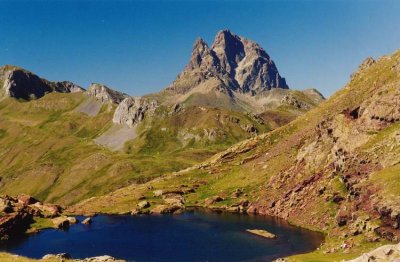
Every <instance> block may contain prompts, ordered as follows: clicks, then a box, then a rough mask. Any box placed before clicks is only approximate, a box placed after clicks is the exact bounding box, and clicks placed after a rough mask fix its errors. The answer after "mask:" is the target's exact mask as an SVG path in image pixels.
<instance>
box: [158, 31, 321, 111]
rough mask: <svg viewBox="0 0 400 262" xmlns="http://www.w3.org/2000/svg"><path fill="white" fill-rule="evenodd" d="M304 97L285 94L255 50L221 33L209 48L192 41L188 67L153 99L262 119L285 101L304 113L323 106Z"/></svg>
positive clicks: (290, 92)
mask: <svg viewBox="0 0 400 262" xmlns="http://www.w3.org/2000/svg"><path fill="white" fill-rule="evenodd" d="M310 93H312V91H311V90H309V92H296V91H293V90H290V89H289V87H288V85H287V84H286V80H285V78H283V77H281V75H280V74H279V72H278V69H277V67H276V65H275V63H274V61H273V60H272V59H271V58H270V56H269V55H268V54H267V52H266V51H265V50H264V49H263V48H261V47H260V45H258V44H257V43H255V42H253V41H251V40H248V39H246V38H244V37H241V36H238V35H235V34H234V33H232V32H230V31H229V30H222V31H219V32H218V33H217V35H216V36H215V40H214V42H213V44H212V45H211V48H210V47H209V46H208V45H207V43H206V42H205V41H204V40H203V39H201V38H198V39H197V40H196V42H195V43H194V45H193V51H192V55H191V58H190V61H189V63H188V64H187V65H186V67H185V68H184V70H183V71H182V72H181V73H180V74H179V75H178V77H177V78H176V79H175V81H174V82H173V83H171V84H170V86H168V87H167V88H166V89H165V90H164V91H163V92H161V93H160V94H159V96H158V97H162V99H161V100H162V101H164V102H165V103H174V102H179V103H182V104H187V105H199V106H213V107H224V108H228V109H231V110H236V111H252V112H257V113H262V112H264V111H266V110H270V109H276V108H278V107H279V106H280V105H282V104H284V103H282V101H283V102H284V97H285V96H291V99H293V100H294V99H296V100H298V101H299V104H302V105H303V104H304V105H306V106H310V107H312V106H315V104H314V103H319V102H321V101H323V100H324V98H323V96H322V95H321V94H320V93H318V92H313V93H312V94H310ZM310 95H311V96H313V97H314V99H316V100H314V102H313V101H310Z"/></svg>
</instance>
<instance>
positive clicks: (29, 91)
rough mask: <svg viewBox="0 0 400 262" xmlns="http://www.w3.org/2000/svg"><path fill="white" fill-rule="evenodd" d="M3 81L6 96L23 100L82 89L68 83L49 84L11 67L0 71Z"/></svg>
mask: <svg viewBox="0 0 400 262" xmlns="http://www.w3.org/2000/svg"><path fill="white" fill-rule="evenodd" d="M0 74H1V75H2V76H1V77H0V78H1V79H2V80H3V92H4V94H5V95H6V96H9V97H14V98H20V99H25V100H30V99H37V98H40V97H42V96H44V95H45V94H47V93H51V92H59V93H74V92H81V91H84V89H83V88H82V87H80V86H78V85H75V84H74V83H72V82H69V81H63V82H51V81H48V80H46V79H43V78H40V77H39V76H37V75H35V74H33V73H31V72H29V71H27V70H24V69H22V68H17V67H13V66H5V67H2V68H1V70H0Z"/></svg>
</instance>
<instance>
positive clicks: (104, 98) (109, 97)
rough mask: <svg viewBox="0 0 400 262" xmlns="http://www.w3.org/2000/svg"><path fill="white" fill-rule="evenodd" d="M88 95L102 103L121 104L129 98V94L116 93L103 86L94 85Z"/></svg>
mask: <svg viewBox="0 0 400 262" xmlns="http://www.w3.org/2000/svg"><path fill="white" fill-rule="evenodd" d="M86 94H87V95H88V96H90V97H93V98H95V99H96V100H98V101H100V102H102V103H114V104H119V103H121V102H122V100H124V99H125V98H127V97H129V96H128V95H127V94H125V93H122V92H119V91H116V90H114V89H111V88H109V87H108V86H106V85H103V84H97V83H92V84H91V85H90V87H89V88H88V90H87V91H86Z"/></svg>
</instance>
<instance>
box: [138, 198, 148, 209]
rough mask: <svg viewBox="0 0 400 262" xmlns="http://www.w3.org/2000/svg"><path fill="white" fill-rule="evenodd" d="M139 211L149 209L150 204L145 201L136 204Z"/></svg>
mask: <svg viewBox="0 0 400 262" xmlns="http://www.w3.org/2000/svg"><path fill="white" fill-rule="evenodd" d="M137 206H138V208H139V209H144V208H148V207H150V203H149V202H148V201H146V200H143V201H141V202H139V203H138V204H137Z"/></svg>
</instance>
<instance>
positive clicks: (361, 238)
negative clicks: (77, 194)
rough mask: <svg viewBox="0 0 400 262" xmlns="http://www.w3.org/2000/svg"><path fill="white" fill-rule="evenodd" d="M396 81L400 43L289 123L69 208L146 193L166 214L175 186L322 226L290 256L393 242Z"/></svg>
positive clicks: (206, 199) (206, 201)
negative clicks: (316, 242) (305, 247)
mask: <svg viewBox="0 0 400 262" xmlns="http://www.w3.org/2000/svg"><path fill="white" fill-rule="evenodd" d="M399 86H400V51H397V52H395V53H394V54H392V55H390V56H384V57H381V58H379V59H378V60H374V59H372V58H368V59H366V60H365V61H364V62H363V63H362V64H361V65H360V67H359V69H358V70H357V72H356V73H354V74H353V75H352V77H351V79H350V81H349V83H348V84H347V85H346V86H345V87H344V88H343V89H341V90H339V91H338V92H337V93H335V94H334V95H333V96H332V97H330V98H329V99H328V100H327V101H325V102H323V103H321V104H320V105H319V106H317V107H315V108H314V109H311V110H310V111H308V112H307V113H305V114H304V115H302V116H300V117H298V118H296V119H295V120H294V121H292V122H290V123H288V124H286V125H284V126H282V127H280V128H277V129H275V130H273V131H271V132H268V133H264V134H260V135H258V136H256V137H254V138H250V139H248V140H245V141H242V142H239V143H237V144H235V145H233V146H232V147H230V148H228V149H227V150H225V151H222V152H220V153H218V154H216V155H214V156H213V157H211V158H209V159H208V160H207V161H204V162H203V163H201V164H198V165H195V166H193V167H191V168H188V169H185V170H182V171H180V172H175V173H172V174H170V175H166V176H164V177H163V179H160V180H153V181H149V182H147V183H144V184H142V185H130V186H128V187H125V188H121V189H119V190H117V191H114V192H113V193H111V194H108V195H105V196H102V197H96V198H93V199H90V200H88V201H85V202H82V203H79V204H77V205H75V206H74V207H71V208H70V210H71V211H72V212H78V213H79V212H109V213H123V212H127V211H131V210H132V207H133V206H135V203H137V202H138V201H139V200H138V199H143V198H145V199H146V200H147V201H148V202H149V203H150V204H151V207H150V212H151V210H152V209H154V210H155V211H154V212H159V210H160V206H161V207H163V208H164V209H163V210H164V211H165V212H167V211H168V210H170V209H171V208H172V207H175V206H174V205H172V207H171V204H169V202H170V201H169V200H168V198H167V195H168V192H181V193H180V194H181V195H182V196H183V197H184V201H185V203H186V205H188V206H205V207H209V208H212V209H222V210H226V211H231V212H247V213H252V214H253V213H255V214H264V215H272V216H276V217H280V218H283V219H285V220H288V221H289V222H291V223H293V224H295V225H299V226H302V227H306V228H310V229H314V230H318V231H321V232H324V233H325V234H326V236H327V237H326V242H325V243H324V244H323V245H322V246H321V247H320V248H319V249H318V250H316V251H315V252H313V253H310V254H304V255H298V256H295V257H291V258H289V261H339V260H342V259H350V258H354V257H356V256H359V255H361V254H362V253H364V252H367V251H368V250H371V249H373V248H375V247H377V246H379V245H382V244H385V243H387V242H389V241H395V242H398V241H399V240H400V230H399V221H400V210H399V206H400V197H399V196H400V187H399V183H398V181H399V175H400V161H399V159H400V88H399ZM163 192H164V194H165V196H164V195H163ZM160 195H161V196H162V197H160ZM167 200H168V201H167ZM104 203H113V205H112V206H109V205H104ZM168 206H169V209H166V208H167V207H168ZM139 211H140V210H139ZM136 212H138V211H137V210H135V213H136ZM364 257H365V256H364ZM363 261H364V260H363ZM368 261H369V260H368Z"/></svg>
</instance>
